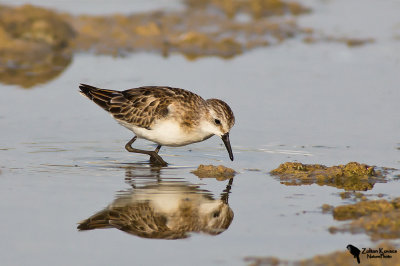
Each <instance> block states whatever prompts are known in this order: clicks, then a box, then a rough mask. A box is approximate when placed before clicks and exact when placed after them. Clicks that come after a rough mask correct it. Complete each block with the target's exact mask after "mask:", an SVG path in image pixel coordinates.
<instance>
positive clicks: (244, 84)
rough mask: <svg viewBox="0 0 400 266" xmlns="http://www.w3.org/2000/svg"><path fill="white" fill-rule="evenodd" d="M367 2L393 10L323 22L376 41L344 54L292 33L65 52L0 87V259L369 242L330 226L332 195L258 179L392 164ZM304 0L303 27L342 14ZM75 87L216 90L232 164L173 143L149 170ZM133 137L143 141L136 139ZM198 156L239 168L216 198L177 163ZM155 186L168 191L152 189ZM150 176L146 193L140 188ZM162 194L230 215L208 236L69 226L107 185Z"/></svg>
mask: <svg viewBox="0 0 400 266" xmlns="http://www.w3.org/2000/svg"><path fill="white" fill-rule="evenodd" d="M352 2H357V1H352ZM369 2H371V3H372V2H373V3H374V4H375V7H376V9H375V10H376V12H378V11H382V12H385V13H386V14H387V17H388V18H391V19H388V20H379V21H382V22H379V21H378V20H377V21H376V23H382V26H384V28H385V30H386V31H385V33H381V32H379V31H378V30H377V29H378V27H376V28H373V29H376V30H373V29H372V30H371V31H366V30H364V29H365V27H366V26H365V25H366V24H364V25H362V23H357V24H355V23H354V24H352V23H349V21H345V22H346V23H347V24H345V26H344V24H341V22H340V21H332V22H331V24H329V23H328V24H327V25H325V26H321V27H322V28H324V29H325V30H327V31H329V30H330V29H340V31H341V32H344V33H346V32H348V34H352V33H354V32H358V34H365V33H368V34H369V36H367V37H373V38H375V39H376V41H375V42H374V43H373V44H368V45H364V46H361V47H357V48H351V47H348V46H346V45H344V44H340V43H329V42H326V43H316V44H313V45H309V44H305V43H303V42H301V40H292V41H289V42H285V43H283V44H281V45H279V46H274V47H269V48H263V49H256V50H253V51H250V52H248V53H245V54H243V55H241V56H238V57H235V58H233V59H231V60H223V59H219V58H201V59H198V60H195V61H188V60H187V59H185V58H184V57H183V56H181V55H172V56H169V57H167V58H161V57H160V56H158V55H154V54H146V53H139V54H132V55H130V56H127V57H125V58H112V57H109V56H96V55H90V54H79V55H75V56H74V58H73V61H72V62H71V64H70V65H69V66H68V68H67V69H66V70H65V71H64V72H63V73H62V74H60V75H59V76H58V77H57V78H56V79H53V80H52V81H50V82H48V83H46V84H42V85H38V86H35V87H33V88H31V89H21V88H19V87H17V86H10V85H0V87H1V90H2V97H1V98H0V127H1V133H0V137H1V142H0V167H1V168H0V169H1V173H0V210H1V212H2V219H1V220H0V226H1V228H3V229H2V230H1V231H0V239H1V240H0V254H1V258H2V259H1V260H2V265H28V264H29V265H51V264H57V265H73V264H75V265H110V264H111V263H115V262H118V264H121V265H127V264H137V265H146V264H147V265H151V264H156V263H157V264H161V263H162V264H163V265H177V264H179V265H186V264H189V263H190V264H193V265H204V264H222V265H242V264H244V261H243V258H244V257H246V256H250V255H251V256H277V257H281V258H285V259H301V258H306V257H310V256H314V255H316V254H322V253H328V252H332V251H335V250H343V249H344V248H345V246H346V245H347V244H348V243H353V244H354V245H356V246H373V245H374V244H373V243H372V242H370V240H369V237H368V236H366V235H364V234H359V235H351V234H335V235H332V234H330V233H329V232H328V230H327V229H328V228H329V227H330V226H332V225H338V224H340V223H339V222H336V221H334V220H333V218H332V216H331V215H324V214H322V213H321V209H320V207H321V205H322V204H324V203H328V204H332V205H339V204H343V203H345V202H346V201H345V200H342V199H341V198H340V197H339V196H338V193H339V192H341V191H342V190H338V189H335V188H332V187H326V186H325V187H321V186H318V185H309V186H284V185H283V184H281V183H280V182H279V181H278V180H276V179H274V178H273V177H271V176H270V175H269V174H268V172H269V171H270V170H272V169H274V168H276V167H277V166H278V165H279V164H280V163H283V162H286V161H300V162H303V163H321V164H326V165H334V164H343V163H347V162H349V161H358V162H361V163H367V164H371V165H378V166H386V167H394V168H400V160H399V158H400V157H399V152H400V151H399V143H400V139H399V130H400V123H399V119H398V118H399V107H398V102H399V98H400V90H399V88H398V84H400V76H399V75H398V73H399V72H400V54H399V53H398V51H399V48H400V42H399V41H398V39H396V38H395V37H396V34H397V35H398V34H399V28H398V25H399V24H398V23H399V20H398V18H397V17H395V16H394V15H393V16H392V13H393V12H394V11H393V7H394V6H396V3H395V1H392V2H390V1H389V2H390V3H385V4H381V3H379V4H378V2H376V1H369ZM397 5H398V4H397ZM366 6H367V5H364V7H366ZM397 7H398V6H397ZM315 8H316V9H315V10H316V11H315V12H314V14H311V15H309V16H306V17H304V18H302V23H304V24H305V25H307V23H315V21H317V22H321V21H324V20H323V19H322V17H324V16H325V15H326V14H332V16H333V14H335V16H336V14H342V13H341V12H345V13H346V10H347V9H346V8H344V7H343V6H340V5H339V4H337V3H333V2H328V3H318V4H316V5H315ZM371 12H372V11H371V10H369V9H368V8H367V7H366V9H365V10H361V11H360V12H357V14H353V15H357V16H358V17H357V19H358V20H362V21H365V22H366V23H367V22H368V20H369V15H370V14H371ZM337 17H339V15H337ZM357 19H356V18H354V20H357ZM383 21H384V22H383ZM388 21H389V22H388ZM350 22H351V21H350ZM396 23H397V24H396ZM396 25H397V26H396ZM347 30H348V31H347ZM0 82H1V81H0ZM79 83H88V84H92V85H95V86H96V85H97V86H100V87H105V88H109V89H128V88H133V87H137V86H142V85H168V86H176V87H181V88H186V89H189V90H191V91H193V92H195V93H198V94H199V95H201V96H203V97H204V98H214V97H215V98H220V99H223V100H224V101H226V102H228V103H229V105H230V106H231V107H232V109H233V111H234V113H235V116H236V125H235V126H234V128H233V129H232V131H231V135H230V137H231V143H232V148H233V150H234V155H235V161H234V162H231V161H230V160H229V157H228V154H227V152H226V150H225V148H224V146H223V143H222V141H221V140H219V139H218V138H217V137H213V138H211V139H209V140H207V141H205V142H203V143H198V144H193V145H190V146H186V147H181V148H168V147H163V148H162V150H161V152H160V153H161V155H162V156H163V158H164V159H165V160H166V161H168V162H169V163H170V166H169V167H167V168H162V169H154V168H152V167H151V166H149V165H148V163H147V158H146V157H145V156H142V155H135V154H129V153H128V152H126V151H125V150H124V145H125V143H126V142H127V141H128V140H129V139H130V138H131V137H132V133H131V132H129V131H127V130H126V129H124V128H123V127H121V126H120V125H118V124H117V123H116V122H115V121H113V119H112V118H111V117H110V116H109V115H108V114H107V113H105V112H104V111H103V110H101V109H100V108H98V107H97V106H96V105H95V104H93V103H92V102H90V101H88V100H87V99H86V98H84V97H82V96H81V95H79V93H78V84H79ZM135 144H136V143H135ZM137 147H138V148H143V149H153V148H154V147H155V146H154V145H153V144H151V143H149V142H147V141H142V140H139V141H137ZM199 164H214V165H218V164H223V165H225V166H227V167H231V168H234V169H235V170H236V171H238V172H239V174H238V175H237V176H236V177H235V178H234V179H233V180H232V186H231V188H230V189H229V192H230V193H229V201H227V203H224V200H225V199H224V198H223V193H224V191H225V192H226V189H227V186H228V184H229V183H228V182H229V181H228V180H226V181H217V180H214V179H199V178H198V177H196V176H195V175H193V174H192V173H190V172H191V171H192V170H194V169H195V168H196V167H197V166H198V165H199ZM249 169H252V170H249ZM254 169H257V170H258V171H254ZM389 178H390V179H391V178H392V177H391V176H389ZM165 182H167V184H168V186H170V187H169V188H170V189H167V190H165V189H164V188H165V187H164V184H165ZM148 186H152V187H151V189H152V190H145V191H146V193H143V190H144V189H147V188H148ZM171 187H172V188H171ZM399 188H400V186H399V183H398V181H390V182H389V183H383V184H375V186H374V188H373V190H372V191H369V192H368V193H370V194H378V193H383V194H385V197H388V198H389V197H395V196H398V191H399ZM135 191H136V192H135ZM149 191H150V192H149ZM160 191H162V194H166V195H167V196H170V198H172V199H173V200H171V202H174V201H176V199H177V198H178V199H181V198H182V197H183V198H184V196H182V193H183V194H184V193H186V192H185V191H191V192H190V195H191V197H192V198H191V199H192V201H193V202H200V203H199V204H200V205H202V204H205V203H207V204H208V203H210V204H211V205H212V204H217V205H218V204H228V205H229V206H226V205H223V206H226V207H229V208H230V209H231V211H232V213H233V218H231V221H230V222H231V223H230V224H229V225H228V227H227V228H226V229H225V228H224V230H221V231H220V232H218V234H216V235H212V234H208V233H207V232H204V231H203V233H196V232H192V233H191V232H188V235H187V237H186V238H183V239H178V240H164V239H151V238H143V237H140V236H138V235H135V234H128V233H126V232H124V231H123V230H118V229H115V228H111V229H97V230H92V231H87V232H79V231H78V230H77V225H78V224H77V223H78V222H80V221H82V220H84V219H86V218H88V217H90V216H91V215H93V214H95V213H97V212H98V211H101V210H103V209H104V208H105V207H107V206H108V205H109V204H112V203H113V202H114V200H115V199H116V198H118V197H119V196H120V195H121V193H122V194H123V195H124V193H125V194H126V193H128V194H129V193H131V194H132V193H136V194H134V195H137V194H139V195H142V194H146V195H147V196H146V197H147V198H146V199H145V201H146V200H147V201H149V198H150V200H153V198H154V197H153V196H154V195H158V194H159V193H161V192H160ZM182 191H183V192H182ZM147 192H149V193H147ZM225 194H227V193H225ZM149 195H150V196H149ZM221 199H222V201H221ZM141 200H142V201H143V198H141ZM221 202H222V203H221ZM196 204H197V203H196ZM211 205H207V206H208V207H207V209H210V208H211V209H212V208H213V207H210V206H211ZM196 206H197V205H196ZM212 206H214V205H212ZM218 206H219V205H218ZM221 206H222V205H221ZM189 231H190V230H189ZM200 231H201V230H200ZM282 246H284V247H285V249H284V250H283V249H282Z"/></svg>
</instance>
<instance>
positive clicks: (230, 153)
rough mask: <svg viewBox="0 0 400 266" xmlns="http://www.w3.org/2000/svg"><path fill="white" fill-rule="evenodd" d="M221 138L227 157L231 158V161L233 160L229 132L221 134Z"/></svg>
mask: <svg viewBox="0 0 400 266" xmlns="http://www.w3.org/2000/svg"><path fill="white" fill-rule="evenodd" d="M221 139H222V141H223V142H224V144H225V147H226V150H227V151H228V153H229V158H230V159H231V161H233V153H232V148H231V143H230V142H229V132H227V133H225V134H224V135H222V137H221Z"/></svg>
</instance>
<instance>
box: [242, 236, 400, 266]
mask: <svg viewBox="0 0 400 266" xmlns="http://www.w3.org/2000/svg"><path fill="white" fill-rule="evenodd" d="M346 246H347V244H343V251H336V252H333V253H330V254H325V255H316V256H314V257H313V258H310V259H304V260H298V261H288V260H281V259H279V258H276V257H250V256H249V257H246V258H245V259H244V260H245V262H247V263H248V265H251V266H261V265H263V266H267V265H269V266H279V265H281V266H283V265H295V266H306V265H307V266H314V265H315V266H316V265H326V266H334V265H343V266H346V265H358V264H357V261H356V258H354V256H353V255H352V254H350V252H349V251H348V250H347V249H346ZM357 248H358V249H359V250H360V254H359V258H360V263H361V264H360V265H371V266H378V265H379V266H382V265H399V264H400V254H399V253H400V250H399V249H398V247H396V246H395V245H393V244H392V243H388V242H384V243H381V244H379V245H377V246H375V247H361V246H359V247H357ZM364 248H365V249H364ZM381 252H382V254H383V257H381Z"/></svg>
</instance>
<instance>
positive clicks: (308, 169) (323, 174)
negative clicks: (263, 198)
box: [270, 162, 386, 191]
mask: <svg viewBox="0 0 400 266" xmlns="http://www.w3.org/2000/svg"><path fill="white" fill-rule="evenodd" d="M270 174H271V175H274V176H278V177H279V179H280V181H281V182H282V183H283V184H285V185H310V184H318V185H320V186H332V187H336V188H340V189H345V190H357V191H366V190H370V189H372V188H373V186H374V184H375V183H376V182H386V181H385V179H384V177H383V175H382V173H380V172H378V171H375V167H374V166H368V165H366V164H360V163H357V162H350V163H348V164H346V165H338V166H331V167H327V166H325V165H320V164H302V163H297V162H286V163H283V164H281V165H280V166H279V167H278V168H277V169H274V170H272V171H271V172H270Z"/></svg>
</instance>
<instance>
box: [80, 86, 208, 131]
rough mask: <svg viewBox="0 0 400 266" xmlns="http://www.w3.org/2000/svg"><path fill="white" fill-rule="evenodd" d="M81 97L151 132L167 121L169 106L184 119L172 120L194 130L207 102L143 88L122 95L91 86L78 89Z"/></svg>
mask: <svg viewBox="0 0 400 266" xmlns="http://www.w3.org/2000/svg"><path fill="white" fill-rule="evenodd" d="M79 88H80V89H81V92H82V94H84V95H85V96H87V97H88V98H89V99H91V100H92V101H93V102H95V103H96V104H98V105H99V106H101V107H102V108H103V109H104V110H106V111H108V112H110V113H111V114H112V115H113V117H114V118H115V119H116V120H118V121H121V122H126V123H129V124H132V125H134V126H138V127H142V128H146V129H151V128H152V126H153V125H154V122H155V121H156V120H157V119H162V118H166V117H168V116H171V115H173V114H171V113H170V110H169V109H168V106H169V105H170V104H173V106H174V111H177V112H179V111H180V113H181V114H182V113H183V115H181V116H179V117H175V119H177V120H178V121H180V123H181V125H182V126H183V127H193V126H195V125H196V122H198V121H199V119H198V118H199V115H200V114H199V109H204V108H205V105H206V101H205V100H204V99H203V98H201V97H200V96H198V95H196V94H194V93H192V92H190V91H187V90H184V89H179V88H171V87H159V86H145V87H139V88H134V89H129V90H125V91H115V90H105V89H99V88H96V87H93V86H90V85H86V84H81V85H80V86H79Z"/></svg>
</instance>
